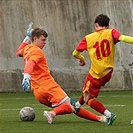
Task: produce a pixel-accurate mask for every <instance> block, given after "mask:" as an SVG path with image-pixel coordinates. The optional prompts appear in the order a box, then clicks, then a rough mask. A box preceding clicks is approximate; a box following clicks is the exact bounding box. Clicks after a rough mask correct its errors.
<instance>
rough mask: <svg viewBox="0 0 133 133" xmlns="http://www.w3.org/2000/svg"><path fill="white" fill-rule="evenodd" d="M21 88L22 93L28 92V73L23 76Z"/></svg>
mask: <svg viewBox="0 0 133 133" xmlns="http://www.w3.org/2000/svg"><path fill="white" fill-rule="evenodd" d="M22 87H23V90H24V91H28V90H29V88H30V75H29V74H28V73H25V74H24V78H23V81H22Z"/></svg>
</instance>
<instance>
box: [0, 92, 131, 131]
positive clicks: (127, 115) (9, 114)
mask: <svg viewBox="0 0 133 133" xmlns="http://www.w3.org/2000/svg"><path fill="white" fill-rule="evenodd" d="M67 94H68V95H69V96H70V97H74V98H76V99H77V100H78V98H79V97H80V95H81V93H80V92H71V93H70V92H68V93H67ZM98 100H100V101H101V102H102V103H103V104H104V105H105V106H106V107H107V109H108V110H110V111H112V112H114V113H115V114H116V115H117V119H116V121H115V122H114V123H113V125H112V126H105V123H100V122H93V121H88V120H85V119H82V118H79V117H77V116H75V115H74V114H69V115H61V116H57V117H56V118H55V119H54V123H53V124H51V125H49V124H48V123H47V120H46V118H45V117H44V116H43V111H44V110H51V109H50V108H48V107H46V106H43V105H41V104H40V103H38V101H36V100H35V98H34V96H33V94H32V93H0V133H59V132H60V133H133V125H131V124H130V122H131V120H133V91H116V92H100V94H99V97H98ZM24 106H30V107H32V108H34V110H35V112H36V118H35V120H34V121H33V122H22V121H21V120H20V118H19V110H20V109H21V108H22V107H24ZM83 107H85V108H86V109H88V110H89V111H92V112H94V113H96V114H98V115H100V114H99V113H97V112H96V111H94V110H92V109H91V108H89V107H88V106H87V105H85V104H84V105H83Z"/></svg>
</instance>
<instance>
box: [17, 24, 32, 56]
mask: <svg viewBox="0 0 133 133" xmlns="http://www.w3.org/2000/svg"><path fill="white" fill-rule="evenodd" d="M32 25H33V22H30V23H29V25H28V29H27V33H26V37H25V39H24V40H23V42H22V43H21V45H20V46H19V48H18V49H17V50H16V55H17V56H19V57H22V50H23V48H24V47H25V46H26V45H28V44H29V43H30V42H31V32H32V30H33V29H32Z"/></svg>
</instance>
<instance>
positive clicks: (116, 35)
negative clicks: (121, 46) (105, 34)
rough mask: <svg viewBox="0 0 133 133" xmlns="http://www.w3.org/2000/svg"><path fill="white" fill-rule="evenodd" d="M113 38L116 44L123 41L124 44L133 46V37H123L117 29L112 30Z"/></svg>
mask: <svg viewBox="0 0 133 133" xmlns="http://www.w3.org/2000/svg"><path fill="white" fill-rule="evenodd" d="M112 36H113V38H114V41H115V43H117V42H119V41H122V42H126V43H130V44H133V37H130V36H126V35H122V34H121V33H119V32H118V31H117V30H116V29H113V30H112Z"/></svg>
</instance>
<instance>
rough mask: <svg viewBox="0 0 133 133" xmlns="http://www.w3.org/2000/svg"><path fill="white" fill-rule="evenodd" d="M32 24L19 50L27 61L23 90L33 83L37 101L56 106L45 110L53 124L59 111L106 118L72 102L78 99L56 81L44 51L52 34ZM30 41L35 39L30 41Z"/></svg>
mask: <svg viewBox="0 0 133 133" xmlns="http://www.w3.org/2000/svg"><path fill="white" fill-rule="evenodd" d="M32 24H33V23H30V24H29V27H28V30H27V36H26V38H25V39H24V40H23V42H22V43H21V45H20V46H19V48H18V49H17V51H16V54H17V55H18V56H20V57H23V59H24V63H25V67H24V74H23V75H24V77H23V81H22V86H23V90H24V91H28V90H29V88H30V86H31V89H32V90H33V93H34V96H35V98H36V100H37V101H39V102H40V103H41V104H44V105H46V106H48V107H53V108H54V109H53V110H51V111H49V112H48V111H44V116H46V118H47V120H48V123H49V124H52V123H53V120H54V117H55V116H56V115H63V114H71V113H74V114H75V115H77V116H79V117H82V118H85V119H88V120H93V121H101V122H106V118H105V116H97V115H95V114H93V113H91V112H89V111H88V110H86V109H84V108H74V106H72V105H73V104H74V103H75V102H76V100H75V99H74V98H69V97H68V95H67V94H66V93H65V92H64V91H63V89H62V88H61V87H60V86H59V85H58V84H57V83H56V82H55V80H54V78H53V77H52V76H51V74H50V71H49V68H48V65H47V61H46V57H45V55H44V52H43V51H42V49H43V47H44V46H45V44H46V40H47V37H48V34H47V33H46V31H44V30H42V29H40V28H35V29H34V30H33V29H32ZM30 41H31V42H32V43H31V44H30V45H29V43H30Z"/></svg>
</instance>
